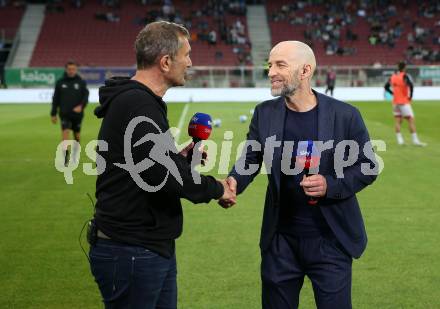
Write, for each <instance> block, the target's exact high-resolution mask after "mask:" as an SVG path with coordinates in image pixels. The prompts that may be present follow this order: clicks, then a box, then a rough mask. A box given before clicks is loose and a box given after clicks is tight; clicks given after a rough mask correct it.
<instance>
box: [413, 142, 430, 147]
mask: <svg viewBox="0 0 440 309" xmlns="http://www.w3.org/2000/svg"><path fill="white" fill-rule="evenodd" d="M413 145H414V146H419V147H426V146H427V145H428V144H427V143H422V142H421V141H417V142H413Z"/></svg>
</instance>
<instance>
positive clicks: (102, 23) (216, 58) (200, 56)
mask: <svg viewBox="0 0 440 309" xmlns="http://www.w3.org/2000/svg"><path fill="white" fill-rule="evenodd" d="M144 3H148V4H144ZM46 11H47V12H46V17H45V20H44V23H43V26H42V29H41V32H40V36H39V39H38V42H37V45H36V47H35V50H34V53H33V56H32V60H31V66H33V67H39V66H62V65H64V63H65V61H66V59H75V60H76V61H78V62H79V63H80V64H82V65H86V66H107V67H110V66H133V65H134V64H135V58H134V54H133V52H132V51H133V42H134V39H135V37H136V34H137V33H138V32H139V30H140V29H141V28H142V27H143V26H144V25H145V24H146V23H147V22H150V21H154V20H159V19H165V20H170V21H175V22H178V23H183V24H185V25H186V26H187V27H188V29H190V32H191V37H192V42H191V45H192V50H193V51H192V56H191V58H192V60H193V65H197V66H203V65H223V66H224V65H232V66H233V65H238V64H251V57H250V43H249V36H248V32H247V24H246V16H245V12H246V7H245V6H244V5H240V2H238V1H237V2H235V1H223V2H222V3H218V1H217V2H216V1H203V0H195V1H190V0H187V1H174V2H171V1H169V0H166V1H151V0H150V1H133V0H127V1H73V2H72V1H59V2H58V3H55V4H51V5H48V6H47V10H46ZM212 30H214V31H215V33H214V32H212Z"/></svg>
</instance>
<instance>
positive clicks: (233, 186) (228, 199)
mask: <svg viewBox="0 0 440 309" xmlns="http://www.w3.org/2000/svg"><path fill="white" fill-rule="evenodd" d="M221 183H222V184H223V187H224V189H225V193H224V194H223V196H222V197H221V199H219V201H218V204H219V205H220V206H221V207H223V208H230V207H232V206H234V205H235V203H236V202H237V181H236V180H235V178H234V177H231V176H230V177H228V178H226V179H225V180H222V181H221Z"/></svg>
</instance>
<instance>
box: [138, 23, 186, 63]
mask: <svg viewBox="0 0 440 309" xmlns="http://www.w3.org/2000/svg"><path fill="white" fill-rule="evenodd" d="M180 37H184V38H187V39H189V32H188V30H187V29H186V28H185V27H184V26H182V25H179V24H175V23H171V22H167V21H157V22H153V23H150V24H148V25H146V26H145V27H144V28H143V29H142V30H141V31H140V32H139V34H138V35H137V37H136V41H135V43H134V47H135V51H136V64H137V68H138V69H140V70H141V69H146V68H148V67H151V66H152V65H153V64H154V63H156V61H157V60H158V58H159V57H161V56H164V55H170V57H171V58H174V57H175V56H176V54H177V51H178V50H179V48H180V47H181V42H180V40H179V38H180Z"/></svg>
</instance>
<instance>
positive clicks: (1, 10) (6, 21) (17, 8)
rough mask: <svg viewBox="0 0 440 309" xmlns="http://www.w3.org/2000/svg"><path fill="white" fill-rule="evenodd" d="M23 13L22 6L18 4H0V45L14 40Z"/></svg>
mask: <svg viewBox="0 0 440 309" xmlns="http://www.w3.org/2000/svg"><path fill="white" fill-rule="evenodd" d="M0 2H1V1H0ZM23 13H24V5H22V4H21V3H20V2H11V3H7V2H5V3H4V6H3V5H1V4H0V43H1V42H2V41H6V40H12V39H13V38H14V36H15V34H16V32H17V29H18V27H19V26H20V21H21V18H22V16H23Z"/></svg>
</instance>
